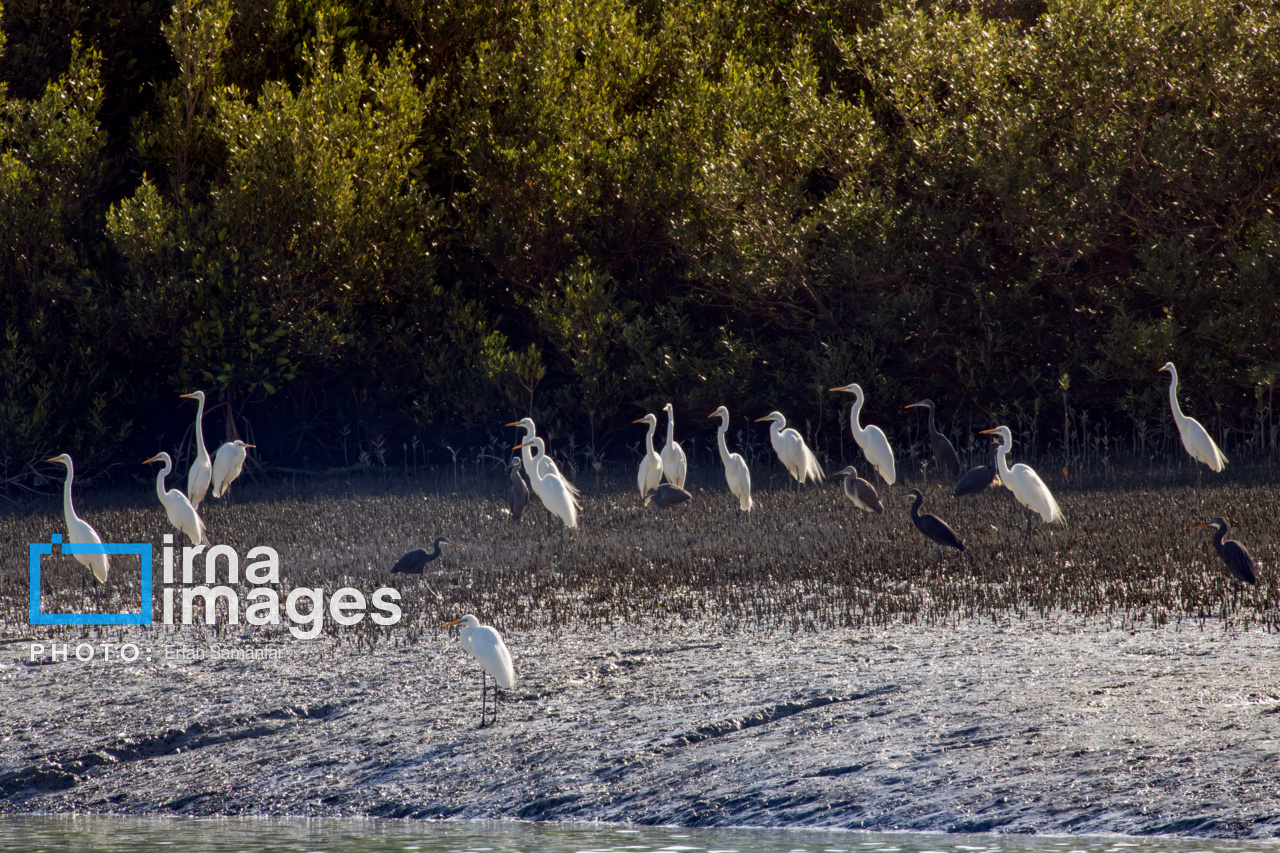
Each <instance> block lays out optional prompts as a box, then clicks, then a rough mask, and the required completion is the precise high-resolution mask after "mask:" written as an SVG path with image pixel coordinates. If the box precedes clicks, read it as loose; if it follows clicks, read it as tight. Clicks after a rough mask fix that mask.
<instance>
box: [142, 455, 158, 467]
mask: <svg viewBox="0 0 1280 853" xmlns="http://www.w3.org/2000/svg"><path fill="white" fill-rule="evenodd" d="M159 461H160V457H159V456H152V457H151V458H150V459H143V460H142V464H143V465H146V464H147V463H148V462H159Z"/></svg>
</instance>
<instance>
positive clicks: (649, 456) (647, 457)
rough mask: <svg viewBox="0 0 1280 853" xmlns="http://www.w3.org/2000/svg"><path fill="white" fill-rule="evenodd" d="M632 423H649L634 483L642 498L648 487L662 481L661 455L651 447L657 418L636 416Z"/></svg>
mask: <svg viewBox="0 0 1280 853" xmlns="http://www.w3.org/2000/svg"><path fill="white" fill-rule="evenodd" d="M632 423H635V424H648V425H649V432H648V433H646V434H645V437H644V457H643V458H642V459H641V460H640V471H639V472H638V473H637V474H636V485H637V486H639V488H640V498H641V499H642V500H643V499H644V496H645V495H647V494H649V490H650V489H656V488H658V484H659V483H661V482H662V457H661V456H659V455H658V451H656V450H654V449H653V434H654V432H656V431H657V429H658V419H657V418H656V417H654V416H653V415H652V414H649V415H645V416H644V417H643V418H636V419H635V420H634V421H632Z"/></svg>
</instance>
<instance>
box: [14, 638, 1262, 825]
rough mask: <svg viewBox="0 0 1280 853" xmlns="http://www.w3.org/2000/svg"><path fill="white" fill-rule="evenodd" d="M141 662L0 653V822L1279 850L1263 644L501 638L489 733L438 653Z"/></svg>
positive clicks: (182, 653) (295, 647)
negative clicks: (92, 816)
mask: <svg viewBox="0 0 1280 853" xmlns="http://www.w3.org/2000/svg"><path fill="white" fill-rule="evenodd" d="M125 639H126V640H131V641H132V642H135V643H137V644H138V646H139V647H140V649H141V651H142V654H141V656H140V658H139V660H138V661H137V662H135V663H132V664H126V663H123V662H121V661H119V660H118V659H113V660H110V661H104V660H102V656H101V653H100V652H99V653H98V655H97V656H96V657H95V659H94V660H92V661H90V662H88V663H85V662H81V661H77V660H76V659H75V655H74V653H72V654H71V655H70V656H69V657H70V660H67V661H62V660H58V661H53V660H52V659H51V656H50V655H49V654H48V653H47V652H46V653H45V654H44V655H37V658H38V659H37V660H35V661H33V660H31V651H30V643H29V642H14V641H7V642H5V643H4V644H3V645H0V697H2V699H3V701H2V705H3V720H4V727H3V729H4V730H3V734H0V810H2V811H5V812H10V813H14V812H70V811H88V812H112V813H126V814H182V815H258V814H262V815H286V814H288V815H331V816H348V815H372V816H387V817H414V818H520V819H530V820H605V821H627V822H638V823H664V824H682V825H703V826H706V825H759V826H824V827H851V828H867V829H903V830H945V831H963V832H973V831H1000V832H1037V833H1101V832H1121V833H1134V834H1144V833H1175V834H1181V835H1206V836H1235V837H1270V836H1275V835H1277V834H1280V793H1278V792H1280V786H1278V785H1277V780H1278V778H1280V739H1278V737H1277V732H1278V731H1280V684H1277V677H1276V673H1277V669H1276V666H1275V661H1276V651H1275V648H1276V643H1277V639H1276V635H1274V634H1268V633H1266V632H1264V631H1260V630H1252V631H1248V630H1229V631H1226V632H1224V631H1222V629H1221V628H1220V627H1219V626H1215V625H1214V623H1212V622H1210V623H1208V624H1207V626H1202V624H1201V623H1200V622H1190V621H1183V622H1182V623H1181V624H1180V625H1178V624H1174V625H1171V626H1165V627H1161V628H1147V629H1143V628H1139V629H1137V630H1132V629H1130V628H1126V629H1123V630H1122V629H1119V628H1108V627H1106V626H1105V625H1103V624H1099V623H1097V622H1096V621H1093V622H1090V623H1088V624H1085V623H1083V622H1081V621H1080V620H1078V619H1074V618H1069V617H1065V616H1064V617H1061V618H1058V619H1040V620H1025V621H1013V622H1005V623H1000V624H994V623H992V622H990V621H985V622H977V621H973V620H968V621H963V620H962V621H960V622H958V623H956V624H953V625H951V626H949V627H937V626H934V627H928V628H924V627H919V626H911V625H902V626H897V627H890V628H883V629H856V630H855V629H848V630H827V631H823V632H820V633H800V634H792V633H790V632H788V631H784V630H777V631H773V632H764V633H762V632H749V631H737V632H732V633H723V632H720V633H718V632H716V631H712V630H709V629H702V628H700V627H698V626H697V625H696V624H695V625H693V626H690V625H681V626H679V627H669V626H661V625H657V624H654V625H651V626H646V627H628V628H625V629H619V630H617V631H611V630H605V631H596V630H586V629H584V630H582V631H581V632H575V631H572V630H569V631H562V632H536V631H530V632H511V633H510V634H509V635H508V636H507V642H508V645H509V646H510V648H511V651H512V654H513V656H514V658H515V662H516V669H517V672H518V675H519V679H520V683H519V685H518V688H517V689H516V690H515V691H512V692H509V693H508V692H504V695H503V704H502V706H501V712H500V718H499V722H498V724H497V726H495V727H492V728H485V729H477V728H476V724H477V721H478V716H479V703H480V688H479V678H478V669H477V668H476V666H475V664H474V662H473V661H472V660H471V659H470V658H469V657H468V656H467V655H466V654H465V653H464V652H463V651H462V649H461V648H460V647H459V646H458V643H457V640H456V638H455V637H453V636H449V635H446V634H444V633H441V634H440V635H439V636H437V637H435V638H423V639H422V640H421V641H419V642H418V643H416V644H413V645H408V646H401V647H396V646H395V645H393V644H386V643H383V644H379V645H378V646H376V647H375V648H374V649H373V650H372V651H369V650H367V649H364V650H356V649H355V648H354V647H353V646H351V645H338V644H337V643H336V642H335V641H333V640H329V639H326V640H318V641H313V642H301V641H296V640H291V639H280V640H278V641H265V640H263V639H262V638H261V637H260V636H256V637H255V636H247V637H246V638H245V639H244V640H243V642H241V641H237V640H236V639H234V638H233V637H223V638H222V639H221V640H219V641H217V642H216V643H215V642H211V641H209V640H207V639H206V640H202V641H200V642H199V643H196V642H195V641H193V639H192V638H191V637H190V635H185V634H175V633H167V632H165V631H163V630H156V631H146V632H144V631H141V630H138V631H135V632H134V633H132V634H127V635H125ZM73 642H74V641H73ZM273 643H274V645H273ZM215 648H216V649H218V650H219V652H220V654H219V655H213V654H211V652H212V651H213V650H214V649H215ZM255 648H256V649H266V650H267V651H269V652H272V653H269V654H264V653H259V654H257V655H249V656H248V657H251V658H257V659H237V658H235V657H223V656H222V655H225V654H227V653H228V650H230V653H231V654H236V651H235V650H236V649H241V650H244V649H248V650H252V649H255ZM199 649H203V650H204V653H203V655H201V653H200V652H199V651H198V650H199ZM148 657H149V658H150V660H147V658H148Z"/></svg>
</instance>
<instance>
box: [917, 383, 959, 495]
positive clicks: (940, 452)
mask: <svg viewBox="0 0 1280 853" xmlns="http://www.w3.org/2000/svg"><path fill="white" fill-rule="evenodd" d="M917 407H921V408H926V409H928V410H929V446H930V447H931V448H932V449H933V458H934V459H935V460H936V461H937V463H938V466H939V467H940V468H942V470H943V471H945V472H946V473H947V476H948V477H950V478H952V479H955V478H956V477H959V476H960V458H959V457H958V456H956V449H955V448H954V447H952V446H951V442H950V441H948V440H947V437H946V436H945V435H943V434H942V433H940V432H938V428H937V426H935V425H934V421H933V401H932V400H921V401H920V402H919V403H909V404H907V405H906V406H905V407H904V408H907V409H914V408H917Z"/></svg>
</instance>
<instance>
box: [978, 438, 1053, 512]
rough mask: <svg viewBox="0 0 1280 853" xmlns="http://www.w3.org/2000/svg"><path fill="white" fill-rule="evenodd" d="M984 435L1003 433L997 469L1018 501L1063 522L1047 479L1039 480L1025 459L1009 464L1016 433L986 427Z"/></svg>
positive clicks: (997, 457)
mask: <svg viewBox="0 0 1280 853" xmlns="http://www.w3.org/2000/svg"><path fill="white" fill-rule="evenodd" d="M982 434H983V435H998V436H1000V438H1001V440H1002V442H1003V443H1002V444H1001V445H1000V449H999V450H998V451H997V452H996V468H997V471H998V472H999V476H1000V482H1001V483H1003V484H1004V486H1005V488H1007V489H1008V490H1009V491H1011V492H1013V496H1014V497H1015V498H1017V500H1018V503H1020V504H1022V505H1023V506H1025V507H1026V508H1027V509H1029V510H1031V511H1032V512H1035V513H1038V514H1039V515H1040V517H1041V518H1043V519H1044V520H1045V521H1047V522H1049V523H1050V524H1052V523H1055V522H1060V521H1063V520H1064V519H1063V515H1062V510H1061V509H1059V508H1058V502H1057V501H1056V500H1054V499H1053V493H1052V492H1050V491H1049V487H1048V486H1046V485H1045V484H1044V480H1041V479H1040V475H1039V474H1037V473H1036V472H1035V470H1034V469H1032V467H1031V466H1030V465H1026V464H1024V463H1022V462H1019V463H1018V464H1017V465H1014V466H1013V467H1012V468H1010V467H1009V460H1008V456H1009V448H1010V447H1011V446H1013V433H1012V432H1011V431H1010V430H1009V428H1008V427H1007V426H998V427H996V428H995V429H984V430H982Z"/></svg>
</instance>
